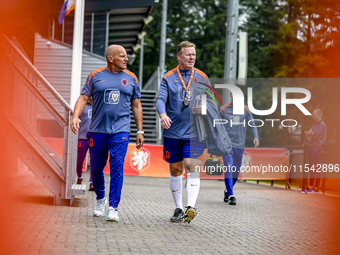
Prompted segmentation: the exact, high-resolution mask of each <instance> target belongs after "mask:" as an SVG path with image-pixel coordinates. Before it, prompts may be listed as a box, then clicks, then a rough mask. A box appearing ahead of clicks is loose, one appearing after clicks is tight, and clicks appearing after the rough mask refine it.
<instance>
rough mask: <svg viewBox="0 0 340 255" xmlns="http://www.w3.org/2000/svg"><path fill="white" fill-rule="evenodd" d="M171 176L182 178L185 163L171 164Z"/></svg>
mask: <svg viewBox="0 0 340 255" xmlns="http://www.w3.org/2000/svg"><path fill="white" fill-rule="evenodd" d="M170 174H171V175H172V176H180V175H182V174H183V162H182V161H180V162H176V163H170Z"/></svg>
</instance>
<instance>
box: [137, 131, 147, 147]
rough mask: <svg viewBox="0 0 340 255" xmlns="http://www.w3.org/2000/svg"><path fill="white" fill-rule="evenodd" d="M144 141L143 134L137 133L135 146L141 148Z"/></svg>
mask: <svg viewBox="0 0 340 255" xmlns="http://www.w3.org/2000/svg"><path fill="white" fill-rule="evenodd" d="M144 142H145V140H144V135H143V134H137V138H136V148H137V149H140V148H142V146H143V144H144Z"/></svg>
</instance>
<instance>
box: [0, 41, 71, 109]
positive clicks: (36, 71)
mask: <svg viewBox="0 0 340 255" xmlns="http://www.w3.org/2000/svg"><path fill="white" fill-rule="evenodd" d="M5 39H6V41H7V42H8V43H9V44H10V45H11V46H12V48H13V49H14V50H15V51H16V52H17V53H18V54H19V55H20V56H21V57H22V60H23V61H24V62H25V64H27V65H28V66H29V67H30V68H31V69H32V70H33V71H34V73H35V74H36V75H37V76H38V77H37V78H38V79H39V80H40V82H41V83H42V84H43V85H44V86H45V88H46V89H47V90H48V91H49V92H50V93H51V94H52V95H53V96H54V97H55V98H56V99H57V100H58V102H59V103H60V104H61V105H62V106H63V107H64V108H66V110H68V111H70V112H71V113H73V110H72V108H71V106H70V105H69V104H68V103H67V102H66V101H65V99H64V98H63V97H62V96H61V95H60V94H59V93H58V92H57V90H56V89H55V88H54V87H53V86H52V85H51V84H50V83H49V82H48V81H47V80H46V79H45V77H44V76H42V75H41V73H40V72H39V71H38V69H37V68H36V67H35V66H34V65H33V64H32V63H31V62H30V61H29V60H28V59H27V58H26V57H25V55H24V54H23V53H22V52H21V51H20V50H19V49H18V48H17V47H16V45H15V44H14V43H13V42H11V40H9V38H8V37H7V36H6V35H5Z"/></svg>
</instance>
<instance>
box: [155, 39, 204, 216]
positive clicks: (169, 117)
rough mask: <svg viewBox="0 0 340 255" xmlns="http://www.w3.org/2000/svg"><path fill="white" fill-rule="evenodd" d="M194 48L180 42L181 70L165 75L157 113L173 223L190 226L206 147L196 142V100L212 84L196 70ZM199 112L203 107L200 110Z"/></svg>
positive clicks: (177, 68)
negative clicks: (184, 202) (184, 201)
mask: <svg viewBox="0 0 340 255" xmlns="http://www.w3.org/2000/svg"><path fill="white" fill-rule="evenodd" d="M195 48H196V47H195V45H194V44H193V43H191V42H188V41H184V42H181V43H180V44H179V45H178V47H177V60H178V66H177V67H176V68H174V69H173V70H171V71H169V72H168V73H167V74H165V75H164V77H163V78H162V81H161V85H160V88H159V92H158V97H157V111H158V114H159V117H160V119H161V125H162V127H163V128H164V131H163V138H164V147H163V153H164V159H165V160H166V161H167V162H168V163H169V165H170V189H171V192H172V196H173V199H174V202H175V205H176V209H175V212H174V215H173V216H172V217H171V218H170V220H171V221H172V222H179V221H182V220H183V219H184V221H186V222H188V223H190V222H191V221H192V219H193V218H194V217H195V216H196V214H197V212H196V209H195V203H196V200H197V197H198V193H199V189H200V173H199V172H198V171H197V169H196V166H200V165H201V162H202V161H201V155H202V154H203V151H204V144H203V143H199V142H198V139H197V130H196V124H195V121H194V118H193V114H199V113H200V110H198V109H195V108H193V107H192V106H193V105H194V101H195V98H196V97H199V96H200V95H201V94H203V93H204V92H203V91H204V90H202V89H200V87H204V86H202V85H201V84H200V81H202V84H203V83H204V84H210V82H209V79H208V77H207V76H206V74H205V73H203V72H202V71H200V70H198V69H196V68H195V67H194V64H195V60H196V49H195ZM197 108H199V109H200V107H197ZM183 169H184V170H185V172H186V174H187V183H186V190H187V207H186V208H187V209H186V212H185V213H184V211H183V205H182V174H183Z"/></svg>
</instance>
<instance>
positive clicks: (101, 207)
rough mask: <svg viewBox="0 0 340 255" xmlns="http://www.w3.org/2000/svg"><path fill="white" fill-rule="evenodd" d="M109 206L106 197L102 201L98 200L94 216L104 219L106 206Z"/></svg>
mask: <svg viewBox="0 0 340 255" xmlns="http://www.w3.org/2000/svg"><path fill="white" fill-rule="evenodd" d="M106 205H107V198H106V197H104V198H102V199H98V200H97V204H96V207H95V208H94V211H93V216H97V217H103V216H105V206H106Z"/></svg>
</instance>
